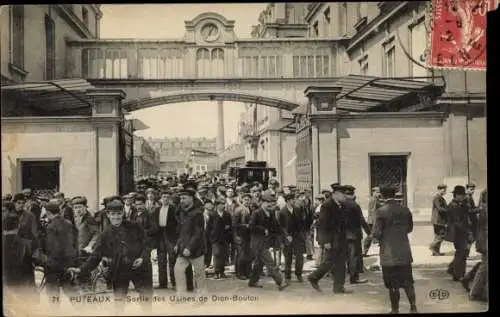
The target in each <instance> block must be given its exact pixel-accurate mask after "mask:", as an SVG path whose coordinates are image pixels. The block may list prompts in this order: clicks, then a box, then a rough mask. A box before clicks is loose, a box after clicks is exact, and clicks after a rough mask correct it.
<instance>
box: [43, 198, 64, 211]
mask: <svg viewBox="0 0 500 317" xmlns="http://www.w3.org/2000/svg"><path fill="white" fill-rule="evenodd" d="M45 210H47V212H50V213H51V214H57V213H59V212H60V211H61V209H60V208H59V201H57V199H51V200H49V202H48V203H47V204H46V205H45Z"/></svg>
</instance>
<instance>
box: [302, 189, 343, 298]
mask: <svg viewBox="0 0 500 317" xmlns="http://www.w3.org/2000/svg"><path fill="white" fill-rule="evenodd" d="M331 187H332V198H331V199H328V200H326V201H325V202H324V203H323V204H322V205H321V209H320V212H319V219H318V241H319V244H320V245H321V246H323V248H324V250H325V251H324V259H323V262H322V263H321V264H320V266H319V267H318V268H317V269H316V270H315V271H314V272H312V273H311V274H310V275H309V276H308V281H309V283H311V286H312V287H313V288H314V289H315V290H317V291H319V292H321V289H320V287H319V285H318V282H319V280H320V279H322V278H323V276H325V275H326V273H328V272H331V271H332V269H333V268H334V270H333V292H334V293H351V292H352V291H350V290H347V289H345V275H346V274H345V270H346V262H347V252H348V244H347V235H346V226H347V216H348V215H347V208H346V207H345V200H346V198H345V195H344V193H343V188H342V186H341V185H340V184H339V183H335V184H332V185H331Z"/></svg>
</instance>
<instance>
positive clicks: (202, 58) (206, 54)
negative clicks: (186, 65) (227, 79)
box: [196, 48, 210, 77]
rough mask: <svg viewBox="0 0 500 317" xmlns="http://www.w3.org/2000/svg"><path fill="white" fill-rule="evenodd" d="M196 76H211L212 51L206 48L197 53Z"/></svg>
mask: <svg viewBox="0 0 500 317" xmlns="http://www.w3.org/2000/svg"><path fill="white" fill-rule="evenodd" d="M196 74H197V75H198V77H207V76H210V51H209V50H208V49H206V48H200V49H199V50H198V51H197V52H196Z"/></svg>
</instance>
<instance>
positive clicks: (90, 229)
mask: <svg viewBox="0 0 500 317" xmlns="http://www.w3.org/2000/svg"><path fill="white" fill-rule="evenodd" d="M76 219H78V217H76ZM76 219H75V225H76V228H77V241H78V252H80V251H81V250H82V249H84V248H85V247H86V246H89V245H90V246H91V247H93V246H94V244H95V242H96V241H97V236H98V235H99V224H98V223H97V221H96V220H95V218H94V217H92V215H91V214H90V213H89V212H86V213H85V214H84V215H83V216H82V219H81V222H80V223H78V221H76Z"/></svg>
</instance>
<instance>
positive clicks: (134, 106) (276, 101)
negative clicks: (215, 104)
mask: <svg viewBox="0 0 500 317" xmlns="http://www.w3.org/2000/svg"><path fill="white" fill-rule="evenodd" d="M215 100H223V101H235V102H244V103H256V104H259V105H264V106H269V107H274V108H279V109H284V110H287V111H291V110H293V109H295V108H296V107H298V106H299V104H298V103H295V102H292V101H288V100H284V99H280V98H274V97H268V96H262V95H256V94H250V93H242V92H234V91H221V90H217V91H198V92H176V93H172V94H165V95H162V96H157V97H151V98H143V99H140V100H130V101H126V102H124V103H123V104H122V106H123V108H124V109H125V110H126V111H136V110H141V109H146V108H151V107H155V106H159V105H164V104H172V103H182V102H192V101H215Z"/></svg>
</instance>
